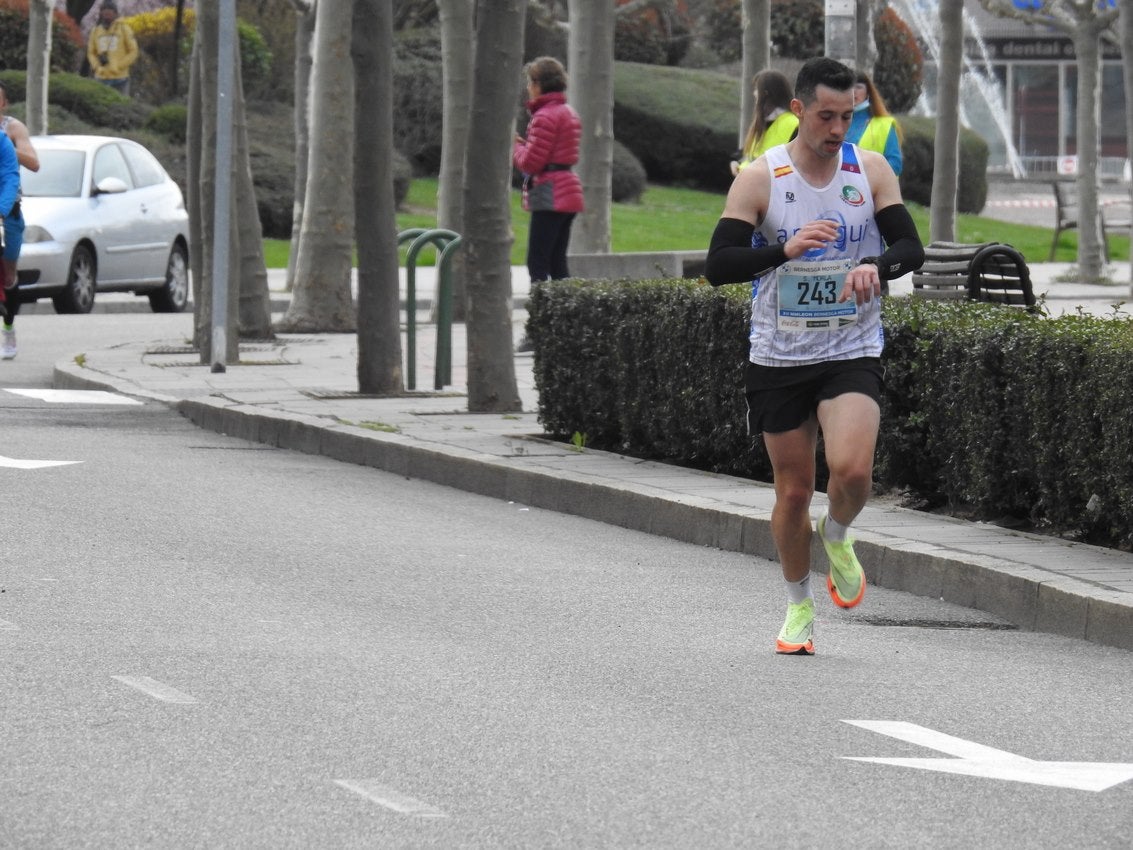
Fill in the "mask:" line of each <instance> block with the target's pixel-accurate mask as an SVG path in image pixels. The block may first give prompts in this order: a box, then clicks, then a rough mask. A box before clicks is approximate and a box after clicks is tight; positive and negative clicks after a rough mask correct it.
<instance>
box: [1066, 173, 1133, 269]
mask: <svg viewBox="0 0 1133 850" xmlns="http://www.w3.org/2000/svg"><path fill="white" fill-rule="evenodd" d="M1052 185H1053V186H1054V205H1055V218H1054V238H1053V239H1052V240H1051V242H1050V257H1048V258H1047V259H1048V261H1050V262H1053V261H1054V253H1055V251H1056V250H1057V249H1058V239H1059V237H1060V236H1062V234H1063V232H1064V231H1067V230H1077V229H1078V218H1079V214H1078V197H1077V195H1075V193H1074V184H1073V183H1070V182H1067V181H1065V180H1055V181H1054V182H1053V184H1052ZM1099 206H1100V212H1101V230H1102V246H1103V248H1104V249H1105V257H1106V261H1107V262H1108V260H1109V234H1110V231H1113V232H1114V233H1122V234H1124V235H1126V236H1128V235H1129V229H1130V227H1131V226H1133V216H1131V215H1130V214H1129V212H1128V211H1127V210H1128V206H1129V205H1128V204H1124V205H1119V206H1123V207H1124V210H1122V211H1121V212H1117V211H1111V212H1110V214H1109V216H1106V211H1105V205H1104V204H1099ZM1115 212H1117V214H1115Z"/></svg>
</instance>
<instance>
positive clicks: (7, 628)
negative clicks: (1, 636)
mask: <svg viewBox="0 0 1133 850" xmlns="http://www.w3.org/2000/svg"><path fill="white" fill-rule="evenodd" d="M19 630H20V627H19V626H17V625H16V624H15V623H9V622H8V621H7V620H0V632H18V631H19Z"/></svg>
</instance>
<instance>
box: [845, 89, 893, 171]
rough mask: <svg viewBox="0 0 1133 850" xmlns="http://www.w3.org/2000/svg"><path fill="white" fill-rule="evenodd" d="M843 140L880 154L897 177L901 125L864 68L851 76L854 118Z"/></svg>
mask: <svg viewBox="0 0 1133 850" xmlns="http://www.w3.org/2000/svg"><path fill="white" fill-rule="evenodd" d="M846 141H847V142H853V143H854V144H855V145H857V146H858V147H859V148H865V149H866V150H867V151H875V152H877V153H879V154H881V155H882V156H883V157H885V159H886V160H888V162H889V165H890V166H891V167H892V169H893V173H894V174H896V175H897V176H898V177H900V176H901V168H902V166H903V165H904V156H902V154H901V142H902V141H904V140H903V138H902V137H901V125H900V124H898V123H897V119H896V118H894V117H893V116H892V115H890V114H889V110H888V109H887V108H886V107H885V101H884V100H883V99H882V97H881V92H879V91H878V90H877V87H876V86H875V85H874V84H873V80H871V79H870V77H869V74H867V73H866V72H865V71H858V72H857V73H856V74H855V75H854V117H853V120H851V121H850V129H849V130H847V131H846Z"/></svg>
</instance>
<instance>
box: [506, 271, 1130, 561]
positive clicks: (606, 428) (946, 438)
mask: <svg viewBox="0 0 1133 850" xmlns="http://www.w3.org/2000/svg"><path fill="white" fill-rule="evenodd" d="M748 310H749V305H748V291H747V287H746V286H734V287H725V288H723V289H720V290H713V289H712V288H711V287H708V286H707V285H704V284H702V283H698V282H693V281H676V282H673V281H637V282H624V281H623V282H617V283H609V282H585V281H558V282H548V283H542V284H538V285H537V286H535V287H534V288H533V290H532V294H531V298H530V300H529V302H528V311H529V320H528V325H527V331H528V335H529V337H530V339H531V340H532V342H533V344H534V346H535V354H534V370H535V381H536V386H537V387H538V390H539V418H540V421H541V422H542V424H543V427H544V429H545V430H546V431H547V432H548V433H550V434H554V435H559V436H561V437H564V438H570V437H571V436H572V435H573V434H574V433H576V432H577V433H579V434H582V435H585V437H586V444H587V445H589V446H592V447H594V448H598V449H604V450H608V451H616V452H621V453H625V454H630V455H633V456H636V457H643V458H652V459H661V460H666V461H670V462H674V463H679V464H684V465H688V466H693V467H696V468H700V469H707V470H711V471H716V472H724V473H728V474H732V475H739V476H744V477H749V478H754V479H757V480H764V481H765V480H768V479H769V478H770V466H769V463H768V461H767V457H766V454H765V452H764V451H763V447H762V443H761V442H760V441H758V440H753V439H751V438H750V437H748V436H747V434H746V415H745V402H744V397H743V386H742V376H743V364H744V362H745V361H746V358H747V324H748ZM884 324H885V329H886V337H887V345H886V350H885V354H884V357H883V359H884V364H885V374H886V388H885V394H884V398H883V405H882V406H883V419H882V432H881V435H880V439H879V443H878V453H877V467H876V480H877V485H878V487H880V488H882V489H883V490H889V489H892V488H903V489H908V490H910V491H911V492H912V493H913V494H915V495H917V496H919V497H920V499H921V500H922V501H923V502H924V503H926V504H927V505H928V506H930V507H938V506H942V505H947V506H948V507H949V508H950V509H951V510H952V511H953V512H956V513H960V514H962V515H965V516H969V517H971V518H975V519H994V520H998V519H1001V518H1004V517H1014V518H1017V519H1018V520H1019V521H1020V522H1022V523H1028V524H1031V525H1033V526H1035V527H1038V528H1043V529H1047V530H1050V531H1052V532H1055V533H1059V534H1062V535H1064V536H1067V537H1071V538H1075V539H1081V540H1086V541H1089V542H1092V543H1097V544H1100V545H1109V546H1117V547H1122V548H1130V547H1133V476H1130V475H1129V472H1128V469H1129V458H1130V457H1133V414H1131V413H1130V411H1133V370H1130V369H1129V368H1128V364H1129V363H1130V362H1133V321H1129V320H1122V319H1100V318H1095V317H1089V316H1063V317H1059V318H1047V317H1043V316H1038V315H1033V314H1028V313H1024V312H1021V311H1017V310H1014V309H1012V308H1004V307H997V306H995V305H988V304H974V303H968V302H939V301H928V300H924V299H920V298H915V297H914V298H892V299H888V300H887V301H886V306H885V312H884ZM820 478H821V473H820ZM821 486H822V483H821V480H820V487H821Z"/></svg>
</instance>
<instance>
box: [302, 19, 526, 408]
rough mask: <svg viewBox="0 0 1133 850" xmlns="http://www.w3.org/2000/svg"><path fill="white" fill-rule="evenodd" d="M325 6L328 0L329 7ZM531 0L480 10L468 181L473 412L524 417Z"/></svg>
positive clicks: (467, 257) (466, 241) (470, 405)
mask: <svg viewBox="0 0 1133 850" xmlns="http://www.w3.org/2000/svg"><path fill="white" fill-rule="evenodd" d="M324 2H325V0H324ZM526 9H527V6H526V0H494V2H492V3H485V4H483V5H481V6H480V8H479V9H478V10H477V19H476V36H475V49H474V52H473V57H474V58H473V83H472V114H471V116H470V121H469V124H468V154H467V159H466V167H465V179H464V222H465V236H464V241H463V243H462V245H461V250H462V251H463V252H464V254H465V260H466V266H465V270H466V273H467V282H468V409H469V410H470V411H474V412H492V411H513V410H519V409H520V408H521V407H522V403H521V401H520V398H519V390H518V388H517V385H516V380H515V358H514V355H513V352H512V345H513V343H512V327H511V260H510V253H511V243H512V233H511V206H510V202H509V195H510V192H511V145H512V139H513V136H514V130H515V97H516V88H517V87H518V85H519V83H520V77H521V70H522V62H523V24H524V15H525V13H526Z"/></svg>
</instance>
